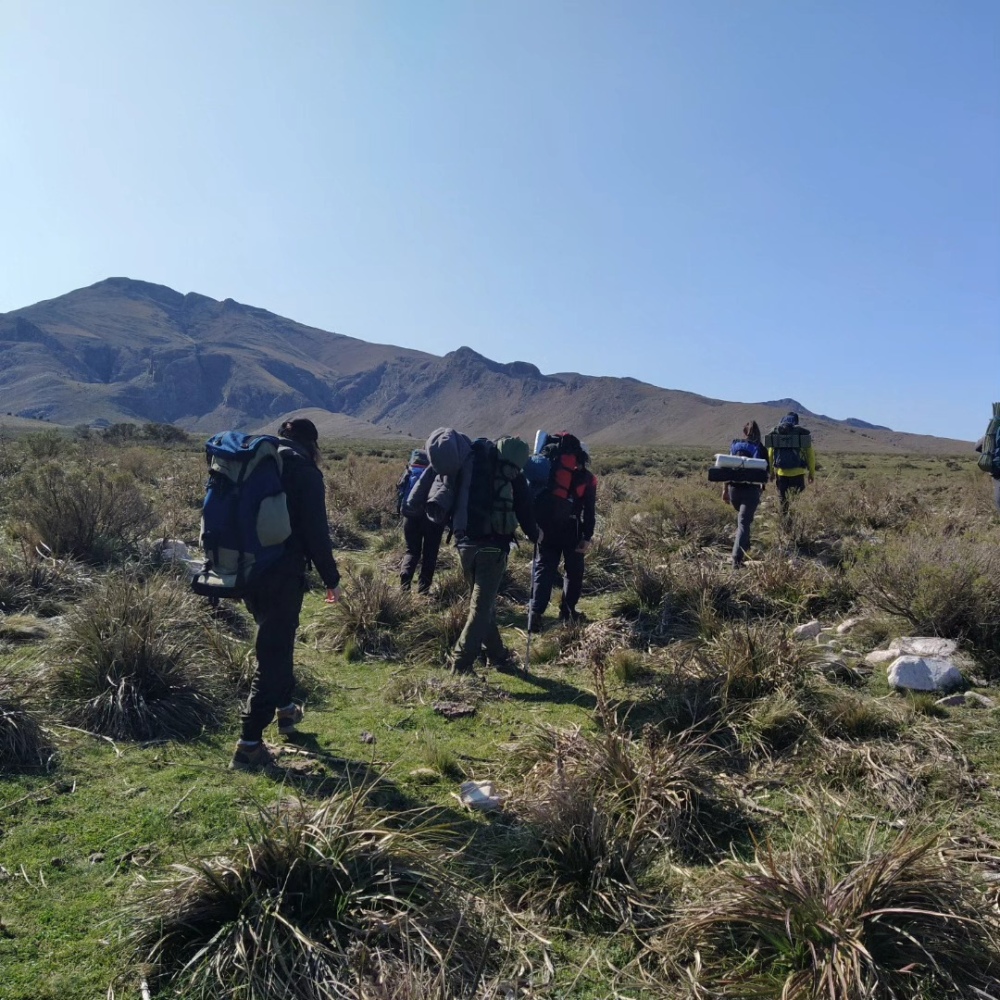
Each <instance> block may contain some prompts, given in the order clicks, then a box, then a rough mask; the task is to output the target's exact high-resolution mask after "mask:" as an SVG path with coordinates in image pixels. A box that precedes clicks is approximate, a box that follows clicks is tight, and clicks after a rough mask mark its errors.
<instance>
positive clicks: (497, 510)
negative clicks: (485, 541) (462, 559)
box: [455, 437, 529, 538]
mask: <svg viewBox="0 0 1000 1000" xmlns="http://www.w3.org/2000/svg"><path fill="white" fill-rule="evenodd" d="M528 451H529V448H528V445H527V442H525V441H522V440H521V439H520V438H516V437H502V438H498V439H497V441H496V443H495V444H494V443H493V442H492V441H490V440H489V439H488V438H477V439H476V440H475V441H473V442H472V477H471V479H470V482H469V500H468V507H467V509H466V512H465V525H464V528H462V529H461V530H463V531H464V533H465V534H466V535H467V536H468V537H470V538H481V537H483V536H485V535H513V534H514V532H515V531H517V515H516V513H515V512H514V480H515V479H517V477H518V476H519V475H520V474H521V471H522V470H523V469H524V465H525V462H527V460H528ZM459 530H460V529H459V526H458V524H455V531H456V533H457V532H459Z"/></svg>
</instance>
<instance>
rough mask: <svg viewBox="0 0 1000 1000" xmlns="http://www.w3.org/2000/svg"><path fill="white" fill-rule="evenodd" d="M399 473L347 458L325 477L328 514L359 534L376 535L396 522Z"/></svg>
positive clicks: (378, 464) (389, 467)
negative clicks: (345, 519)
mask: <svg viewBox="0 0 1000 1000" xmlns="http://www.w3.org/2000/svg"><path fill="white" fill-rule="evenodd" d="M399 471H400V470H399V469H397V468H396V467H395V466H392V465H387V464H386V463H385V462H379V461H377V460H374V459H371V458H361V457H359V456H357V455H354V454H350V455H348V456H347V461H346V462H344V463H343V464H341V465H339V466H337V467H336V468H335V469H333V470H332V471H331V474H330V475H329V476H328V477H327V496H328V502H329V507H330V510H331V511H333V512H334V515H335V517H336V518H338V519H340V518H347V519H349V520H350V522H351V523H352V524H353V525H354V526H355V527H356V528H359V529H360V530H362V531H378V530H379V529H380V528H386V527H389V526H390V525H391V524H393V523H394V522H395V520H396V482H397V480H398V479H399Z"/></svg>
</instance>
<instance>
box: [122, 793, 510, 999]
mask: <svg viewBox="0 0 1000 1000" xmlns="http://www.w3.org/2000/svg"><path fill="white" fill-rule="evenodd" d="M361 801H362V796H361V795H360V794H358V795H353V796H349V795H344V794H340V795H337V796H335V797H334V798H332V799H331V800H329V801H328V802H327V803H325V804H324V805H323V806H322V807H320V808H318V809H312V808H310V807H306V806H302V805H299V806H297V807H291V808H284V809H273V810H262V811H261V813H260V815H259V816H257V817H255V818H253V819H250V820H249V821H248V826H249V829H248V831H247V833H248V837H247V839H246V841H245V845H244V846H242V847H241V848H239V849H238V850H237V852H236V854H235V856H234V857H232V858H212V859H210V860H206V861H197V862H193V863H190V864H186V865H176V866H174V867H173V869H172V870H171V872H170V874H169V875H168V876H167V877H166V878H164V879H162V880H160V881H157V882H152V883H149V884H148V886H147V890H146V892H144V893H143V896H142V899H141V900H140V901H139V902H138V903H137V904H135V905H134V906H133V908H132V909H131V911H130V916H131V918H132V919H133V921H134V922H135V930H134V932H133V941H134V945H135V953H136V957H137V959H138V960H139V961H140V962H142V963H144V964H145V965H146V966H147V968H148V969H149V970H150V976H151V978H152V979H153V980H154V981H155V982H156V984H157V985H158V986H160V987H162V988H164V989H170V990H174V991H177V992H179V993H183V995H184V996H187V997H200V998H205V1000H207V998H219V1000H221V998H223V997H225V998H228V997H232V996H240V997H243V998H245V1000H273V998H274V997H288V998H290V1000H370V998H374V997H394V996H402V997H406V996H408V995H414V996H424V997H427V998H431V997H433V998H435V1000H444V998H445V997H448V998H455V1000H459V998H463V997H470V998H471V997H472V996H474V995H476V991H477V988H478V986H479V984H480V982H481V981H482V980H483V978H484V977H485V976H486V975H488V974H489V973H490V972H491V971H492V970H494V969H495V968H496V966H497V965H499V964H500V963H499V962H498V961H497V953H498V952H499V951H500V950H501V949H500V948H498V947H497V946H496V944H495V942H493V941H492V940H491V938H490V935H489V934H488V933H487V932H486V931H485V930H484V924H485V919H484V915H485V907H484V905H483V904H481V903H479V901H477V900H476V899H475V897H474V896H473V895H472V894H471V892H470V891H469V888H468V886H467V885H466V884H464V883H463V881H462V878H461V875H460V873H459V859H458V858H457V857H456V856H455V854H454V853H453V852H451V851H449V850H448V849H446V848H445V847H444V846H443V840H442V835H441V832H440V831H438V830H435V829H431V828H429V827H427V825H426V823H423V822H421V820H420V817H411V821H410V822H409V823H408V824H402V825H401V824H399V823H398V822H394V823H392V824H390V823H388V822H387V820H386V819H385V818H382V817H380V816H378V815H375V814H372V813H369V812H367V811H365V810H364V809H363V808H362V806H361ZM396 819H397V820H398V817H397V818H396ZM407 982H409V983H410V984H412V985H414V986H417V985H419V986H420V987H421V989H427V990H429V992H426V993H416V994H407V993H406V992H402V993H401V992H399V989H398V988H402V986H403V985H404V984H405V983H407Z"/></svg>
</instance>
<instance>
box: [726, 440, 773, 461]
mask: <svg viewBox="0 0 1000 1000" xmlns="http://www.w3.org/2000/svg"><path fill="white" fill-rule="evenodd" d="M729 454H730V455H738V456H739V457H740V458H763V459H765V460H766V459H767V449H766V448H765V447H764V446H763V445H762V444H757V443H756V442H754V441H743V440H740V441H734V442H733V443H732V445H731V446H730V448H729Z"/></svg>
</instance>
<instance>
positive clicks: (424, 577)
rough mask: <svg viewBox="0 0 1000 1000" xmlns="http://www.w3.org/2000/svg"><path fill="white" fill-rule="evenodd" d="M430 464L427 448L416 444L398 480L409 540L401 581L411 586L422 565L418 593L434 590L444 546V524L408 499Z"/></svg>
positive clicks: (405, 535) (400, 509)
mask: <svg viewBox="0 0 1000 1000" xmlns="http://www.w3.org/2000/svg"><path fill="white" fill-rule="evenodd" d="M430 464H431V463H430V459H429V458H428V457H427V452H426V451H422V450H421V449H419V448H415V449H414V450H413V451H412V452H410V461H409V462H408V463H407V466H406V471H405V472H404V473H403V475H402V476H401V477H400V480H399V482H398V483H396V496H397V501H396V513H397V514H400V515H402V518H403V541H404V542H405V543H406V553H405V554H404V555H403V560H402V562H401V563H400V566H399V583H400V586H401V587H402V588H403V590H409V589H410V585H411V582H412V580H413V577H414V574H415V573H416V572H417V567H418V566H419V567H420V576H419V577H418V580H417V593H418V594H429V593H430V589H431V583H432V582H433V580H434V570H435V569H436V568H437V558H438V550H439V549H440V547H441V535H442V534H443V533H444V528H443V526H442V525H440V524H435V523H434V522H433V521H431V520H429V519H428V518H427V517H426V516H425V514H424V511H422V510H416V509H414V508H413V507H411V506H410V505H409V504H408V503H407V498H408V497H409V495H410V493H411V492H412V491H413V487H414V486H416V485H417V481H418V480H419V479H420V477H421V476H422V475H423V474H424V472H426V471H427V468H428V466H429V465H430Z"/></svg>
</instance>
